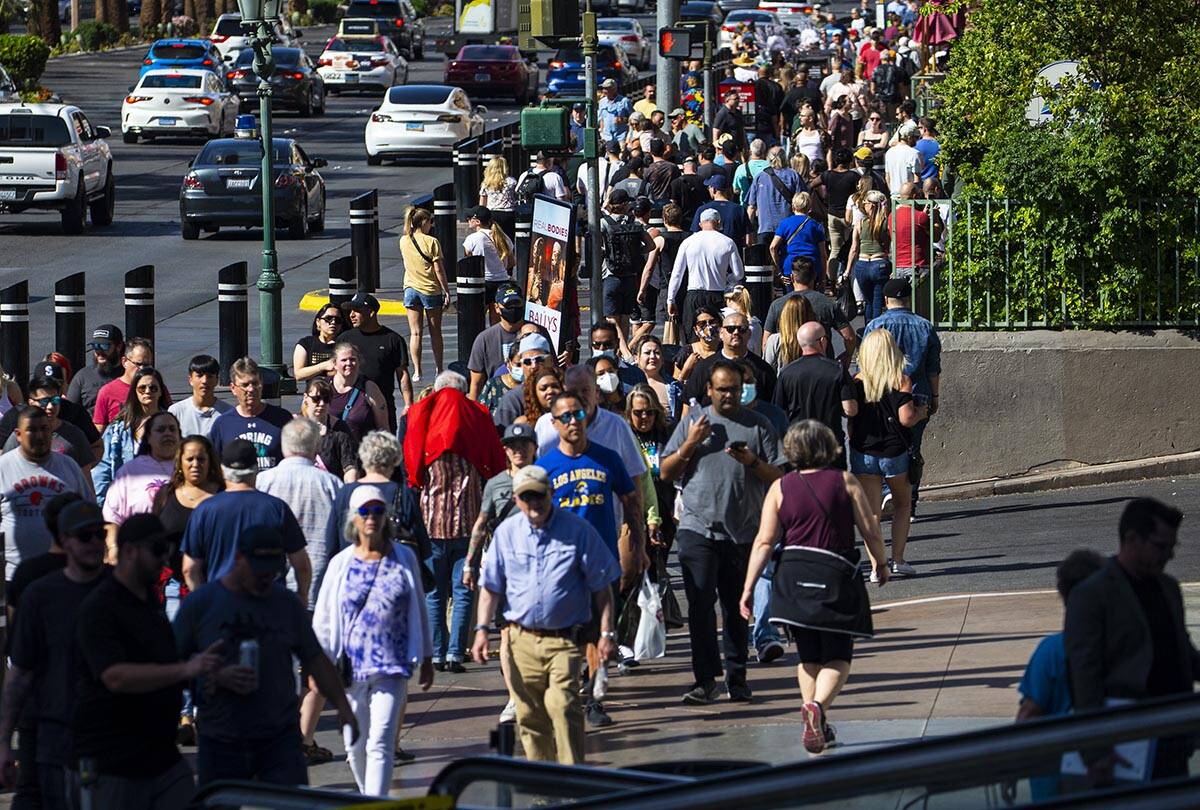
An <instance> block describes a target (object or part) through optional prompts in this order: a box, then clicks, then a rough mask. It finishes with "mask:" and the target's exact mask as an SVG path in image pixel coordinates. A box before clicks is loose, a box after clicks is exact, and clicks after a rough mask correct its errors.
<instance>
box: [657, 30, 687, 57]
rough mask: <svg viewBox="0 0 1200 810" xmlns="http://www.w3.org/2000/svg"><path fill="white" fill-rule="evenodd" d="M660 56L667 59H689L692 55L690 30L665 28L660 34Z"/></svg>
mask: <svg viewBox="0 0 1200 810" xmlns="http://www.w3.org/2000/svg"><path fill="white" fill-rule="evenodd" d="M658 55H659V56H661V57H663V58H665V59H689V58H691V55H692V30H691V29H690V28H663V29H661V30H660V31H659V32H658Z"/></svg>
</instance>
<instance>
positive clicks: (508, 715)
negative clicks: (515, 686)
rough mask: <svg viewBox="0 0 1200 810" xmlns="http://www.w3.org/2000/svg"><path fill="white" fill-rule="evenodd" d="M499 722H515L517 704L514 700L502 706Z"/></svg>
mask: <svg viewBox="0 0 1200 810" xmlns="http://www.w3.org/2000/svg"><path fill="white" fill-rule="evenodd" d="M500 722H501V723H515V722H517V702H516V701H515V700H511V699H510V700H509V701H508V703H506V704H505V705H504V711H502V712H500Z"/></svg>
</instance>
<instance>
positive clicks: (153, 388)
mask: <svg viewBox="0 0 1200 810" xmlns="http://www.w3.org/2000/svg"><path fill="white" fill-rule="evenodd" d="M137 391H138V393H139V394H157V393H158V386H157V385H139V386H138V389H137Z"/></svg>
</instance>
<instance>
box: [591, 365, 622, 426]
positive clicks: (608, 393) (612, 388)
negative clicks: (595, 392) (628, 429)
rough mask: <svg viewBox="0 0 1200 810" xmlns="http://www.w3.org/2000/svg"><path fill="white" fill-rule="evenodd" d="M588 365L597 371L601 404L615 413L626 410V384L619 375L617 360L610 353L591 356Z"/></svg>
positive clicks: (597, 384) (597, 385)
mask: <svg viewBox="0 0 1200 810" xmlns="http://www.w3.org/2000/svg"><path fill="white" fill-rule="evenodd" d="M587 364H588V366H589V367H590V368H591V369H592V371H594V372H595V373H596V387H597V388H599V389H600V402H599V405H600V407H601V408H604V409H605V410H609V411H612V412H613V413H622V412H624V410H625V386H624V385H622V384H621V378H620V377H618V376H617V361H616V360H614V359H613V358H611V357H609V356H608V355H599V356H596V357H590V358H588V361H587Z"/></svg>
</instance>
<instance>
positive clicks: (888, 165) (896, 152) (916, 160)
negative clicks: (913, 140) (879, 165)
mask: <svg viewBox="0 0 1200 810" xmlns="http://www.w3.org/2000/svg"><path fill="white" fill-rule="evenodd" d="M923 168H925V159H924V158H922V157H921V153H920V152H918V151H917V150H916V149H914V148H913V147H911V146H909V145H908V144H907V143H905V142H904V141H901V142H900V143H898V144H896V145H895V146H893V147H892V148H891V149H889V150H887V154H885V155H884V157H883V169H884V174H885V175H886V176H887V184H888V189H889V190H891V192H892V196H893V197H896V196H898V195H899V194H900V187H901V186H902V185H904V184H905V183H907V182H909V181H910V180H911V181H913V182H916V179H917V178H918V177H920V176H921V170H922V169H923Z"/></svg>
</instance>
